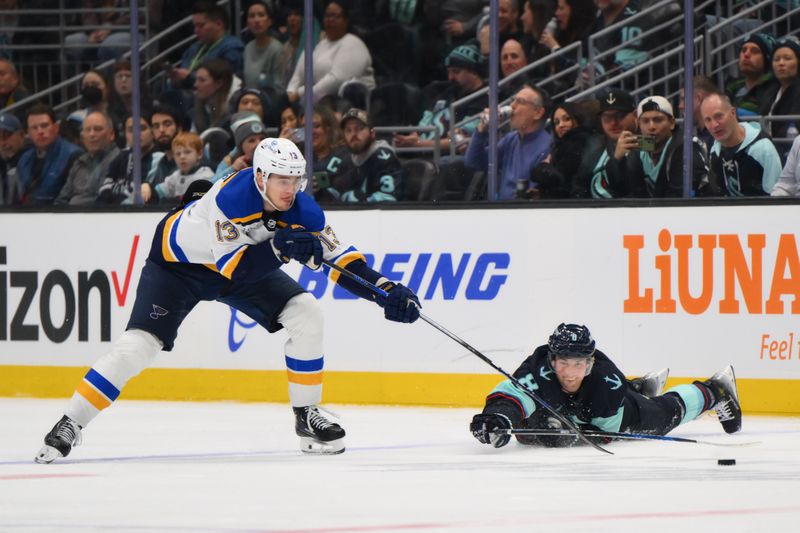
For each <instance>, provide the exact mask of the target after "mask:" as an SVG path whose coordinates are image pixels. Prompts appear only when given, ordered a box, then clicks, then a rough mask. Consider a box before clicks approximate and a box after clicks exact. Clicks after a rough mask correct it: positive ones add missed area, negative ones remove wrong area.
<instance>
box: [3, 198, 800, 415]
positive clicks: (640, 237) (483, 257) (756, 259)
mask: <svg viewBox="0 0 800 533" xmlns="http://www.w3.org/2000/svg"><path fill="white" fill-rule="evenodd" d="M797 214H798V207H797V206H792V205H770V206H748V205H741V206H738V205H737V206H715V207H692V206H688V207H663V208H581V209H493V210H419V211H408V210H405V211H400V210H385V211H384V210H374V211H333V212H329V213H328V222H329V223H330V224H331V225H332V227H333V228H334V230H335V232H336V235H337V237H338V238H339V240H341V241H345V242H348V243H352V244H354V245H356V246H357V247H358V248H359V249H360V250H362V251H364V252H366V253H367V254H368V255H367V258H368V260H369V261H370V262H371V263H372V264H373V265H374V266H376V267H378V268H379V269H380V270H381V271H382V272H384V274H386V275H387V277H389V278H392V279H397V280H401V281H402V282H403V283H405V284H406V285H409V286H411V287H412V288H413V289H414V290H415V291H417V293H418V294H419V295H420V299H421V301H422V305H423V308H424V309H423V310H424V312H425V313H427V314H428V315H429V316H430V317H432V318H434V319H435V320H436V321H437V322H439V323H441V324H443V325H444V326H445V327H447V328H448V329H450V330H452V331H453V332H454V333H456V334H457V335H459V336H461V337H463V338H464V339H465V340H466V341H468V342H469V343H470V344H472V345H473V346H475V347H476V348H478V349H479V350H481V351H482V352H483V353H485V354H486V355H487V356H489V357H490V358H491V359H492V360H493V361H494V362H495V363H497V364H498V365H500V366H501V367H503V368H505V369H506V370H509V371H512V370H513V369H514V368H516V366H517V365H518V364H519V362H520V361H521V360H522V358H523V357H524V355H526V354H528V353H530V351H531V350H532V349H533V348H534V347H535V346H536V345H538V344H541V343H543V342H545V341H546V339H547V336H548V335H549V334H550V332H551V331H552V330H553V328H554V327H555V326H556V325H557V324H558V323H559V322H562V321H572V322H579V323H585V324H587V325H588V326H589V327H590V328H591V330H592V333H593V335H594V337H595V339H596V340H597V342H598V347H599V348H600V349H602V350H603V351H604V352H606V353H607V354H609V355H610V356H611V357H612V358H613V359H614V361H615V362H616V363H617V364H618V366H620V368H622V369H623V370H624V371H625V372H626V373H627V374H628V375H637V374H641V373H644V372H646V371H648V370H651V369H653V368H659V367H663V366H669V367H670V369H671V375H672V376H674V377H677V378H679V380H681V379H682V380H684V381H685V380H688V379H692V378H704V377H707V376H709V375H711V374H712V373H713V372H714V371H716V370H717V369H719V368H721V367H723V366H725V365H726V364H729V363H731V364H733V365H734V366H735V368H736V372H737V376H738V377H739V380H740V382H741V384H740V388H741V389H742V396H743V397H744V398H743V403H744V405H745V408H746V409H748V410H750V411H754V412H755V411H757V412H775V413H796V414H800V325H799V324H800V321H798V314H800V258H799V257H798V232H797V231H796V230H795V228H796V227H797V224H796V220H797ZM160 217H161V215H160V214H157V213H119V214H100V213H79V214H53V213H47V214H42V213H31V214H0V224H2V227H3V228H5V229H4V231H3V235H2V237H0V395H2V396H34V397H57V396H65V395H69V394H70V393H71V391H72V390H73V388H74V386H75V384H76V382H77V380H78V379H79V378H80V376H81V375H82V374H83V373H84V372H85V371H86V368H88V367H89V366H90V365H91V364H92V362H93V361H94V360H95V359H97V358H98V357H99V356H100V355H102V354H103V353H105V352H107V351H108V350H109V348H110V346H111V342H112V341H113V340H114V339H115V338H116V337H118V336H119V334H120V333H121V332H122V331H123V330H124V327H125V324H126V322H127V317H128V314H129V312H130V308H131V306H132V303H133V299H134V297H135V293H136V284H137V282H138V277H139V270H140V269H141V266H142V264H143V262H144V259H145V257H146V255H147V252H148V249H149V246H150V240H151V236H152V230H153V228H154V227H155V225H156V223H157V222H158V220H159V219H160ZM14 228H19V231H14ZM31 243H35V244H31ZM287 272H289V273H290V274H291V275H292V276H294V277H295V279H298V281H299V282H300V283H301V285H303V286H304V287H306V288H307V290H309V292H311V293H312V294H314V295H315V296H316V297H317V298H318V299H319V302H320V304H321V305H322V308H323V311H324V314H325V320H326V322H325V338H326V341H325V350H326V352H325V372H326V378H325V400H326V401H331V402H340V403H396V404H427V405H477V404H479V403H480V402H481V401H482V398H483V397H484V396H485V394H486V393H487V392H488V391H489V390H490V389H491V387H492V386H493V385H494V384H495V383H497V381H498V380H499V379H502V378H501V377H500V376H499V375H498V374H496V373H493V371H492V370H491V369H490V368H489V367H488V366H486V365H485V363H483V362H482V361H480V360H479V359H478V358H477V357H475V356H474V355H472V354H470V353H469V352H468V351H466V350H465V349H464V348H462V347H461V346H460V345H458V344H456V343H455V342H453V341H451V340H450V339H448V338H446V337H445V336H444V335H442V334H441V333H440V332H438V331H436V330H434V329H433V328H431V327H430V326H428V325H427V324H424V323H421V322H420V323H417V324H413V325H402V324H393V323H389V322H387V321H385V320H384V319H383V317H382V313H381V310H380V309H379V308H377V307H376V306H375V305H374V304H372V303H369V302H366V301H363V300H356V299H352V298H351V297H350V296H349V295H348V294H347V293H346V292H345V291H343V290H341V289H334V286H333V283H332V282H330V280H329V279H327V278H326V277H325V275H324V273H321V272H312V271H309V270H307V269H302V270H301V269H300V268H298V267H296V266H290V267H287ZM285 341H286V336H285V334H284V333H282V332H280V333H277V334H275V335H269V334H268V333H266V332H265V331H263V330H260V329H259V328H257V327H252V322H251V321H250V319H249V318H248V317H246V316H243V315H242V314H240V313H236V312H234V311H233V310H232V309H230V308H229V307H227V306H224V305H221V304H217V303H203V304H201V305H199V306H198V307H197V308H196V309H195V310H194V311H193V312H192V313H191V314H190V315H189V317H188V318H187V319H186V321H185V322H184V324H183V326H182V327H181V331H180V334H179V336H178V340H177V343H176V346H175V350H174V351H173V352H171V353H163V354H161V355H160V356H159V357H158V358H157V360H156V364H155V365H154V367H153V368H152V369H149V370H148V371H146V372H145V373H144V374H142V375H141V376H140V377H139V378H137V379H134V380H133V381H132V382H131V383H130V384H129V386H128V387H126V389H125V390H124V392H123V395H122V397H125V398H147V399H197V400H218V399H233V400H246V401H262V400H263V401H284V400H285V399H286V373H285V367H284V362H283V361H284V360H283V356H282V352H283V349H282V347H283V343H284V342H285ZM676 382H677V381H676Z"/></svg>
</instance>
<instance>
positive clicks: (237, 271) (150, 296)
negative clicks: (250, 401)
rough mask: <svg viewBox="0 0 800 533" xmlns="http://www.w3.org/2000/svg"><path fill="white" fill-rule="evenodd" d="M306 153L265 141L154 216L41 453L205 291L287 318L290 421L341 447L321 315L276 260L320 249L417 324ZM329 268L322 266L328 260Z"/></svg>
mask: <svg viewBox="0 0 800 533" xmlns="http://www.w3.org/2000/svg"><path fill="white" fill-rule="evenodd" d="M305 171H306V161H305V159H304V157H303V155H302V153H301V152H300V151H299V150H298V149H297V147H296V146H295V145H294V143H292V142H291V141H289V140H287V139H272V138H270V139H264V140H263V141H261V143H260V144H259V145H258V147H257V148H256V150H255V153H254V156H253V167H252V168H246V169H244V170H241V171H239V172H236V173H235V174H232V175H231V176H229V177H228V178H226V179H224V180H221V181H218V182H217V183H216V184H214V185H213V186H212V187H211V188H210V190H209V191H208V192H207V193H206V194H205V195H204V196H202V197H201V198H200V199H199V200H195V201H190V202H188V203H186V204H185V205H184V206H181V207H178V208H176V209H174V210H173V211H171V212H170V213H168V214H167V216H165V217H164V219H162V220H161V222H160V223H159V224H158V227H157V228H156V232H155V235H154V237H153V243H152V246H151V249H150V253H149V256H148V258H147V261H146V262H145V266H144V267H143V269H142V274H141V278H140V280H139V285H138V288H137V294H136V301H135V303H134V306H133V310H132V312H131V317H130V320H129V322H128V325H127V328H126V331H125V333H123V334H122V336H121V337H120V338H119V339H118V340H117V342H116V343H115V344H114V346H113V348H112V350H111V352H110V353H108V354H106V355H105V356H103V357H101V358H100V359H99V360H98V361H97V362H96V363H95V364H94V365H93V366H92V368H91V369H90V370H89V372H88V373H87V374H86V376H85V377H84V378H83V379H82V380H81V382H80V383H79V384H78V386H77V388H76V390H75V393H74V394H73V396H72V398H71V400H70V401H69V403H68V405H67V408H66V409H65V412H64V416H63V417H62V418H61V420H59V421H58V422H57V423H56V425H55V426H54V427H53V429H52V430H51V431H50V432H49V433H48V434H47V435H46V436H45V439H44V447H42V449H41V450H40V451H39V453H38V454H37V455H36V458H35V460H36V461H37V462H39V463H50V462H52V461H53V460H55V459H58V458H60V457H66V456H67V455H68V454H69V453H70V451H71V449H72V446H74V445H77V444H79V443H80V440H81V430H82V429H83V428H85V427H86V426H87V424H89V422H91V420H92V419H94V417H95V416H97V414H98V413H99V412H100V411H101V410H103V409H105V408H106V407H108V406H109V405H111V404H112V403H113V402H114V400H116V398H117V397H118V396H119V394H120V391H121V390H122V388H123V387H124V386H125V384H126V383H127V382H128V380H130V379H131V378H132V377H134V376H136V375H137V374H139V373H140V372H141V371H142V370H144V369H145V368H147V367H148V366H149V365H150V364H151V363H152V362H153V360H154V359H155V357H156V355H157V354H158V352H159V351H161V350H165V351H170V350H171V349H172V347H173V344H174V342H175V338H176V336H177V331H178V327H179V326H180V324H181V322H182V321H183V319H184V318H185V317H186V316H187V315H188V314H189V312H190V311H191V310H192V308H193V307H194V306H195V305H196V304H197V303H198V302H200V301H204V300H216V301H219V302H222V303H225V304H228V305H230V306H232V307H234V308H236V309H238V310H240V311H242V312H244V313H245V314H247V315H248V316H250V317H251V318H252V319H253V320H255V321H257V322H258V323H259V324H260V325H261V326H262V327H264V328H265V329H267V330H268V331H270V332H275V331H278V330H279V329H281V328H285V329H286V330H287V332H288V334H289V339H288V341H287V342H286V344H285V354H284V355H285V358H286V368H287V373H288V377H289V398H290V402H291V404H292V407H293V409H294V413H295V431H296V433H297V435H298V436H300V440H301V450H303V451H304V452H307V453H328V454H330V453H341V452H343V451H344V435H345V431H344V429H343V428H342V427H341V426H340V425H339V424H337V423H335V422H333V421H331V420H330V419H328V418H327V417H326V416H325V415H324V414H323V412H321V411H320V409H319V408H318V404H319V403H320V401H321V399H322V369H323V362H324V358H323V346H322V331H323V327H322V313H321V311H320V308H319V305H318V304H317V302H316V300H315V299H314V297H313V296H311V295H310V294H308V293H307V292H306V291H305V290H303V288H302V287H300V285H298V284H297V282H295V281H294V280H293V279H292V278H291V277H289V276H288V275H287V274H285V273H284V272H283V271H282V270H281V269H280V267H281V266H282V265H283V264H285V263H288V262H289V261H291V260H295V261H299V262H300V263H302V264H304V265H306V266H307V267H308V268H312V269H318V268H320V266H322V259H323V258H324V259H325V260H327V261H330V262H333V263H335V264H337V265H339V266H341V267H344V268H346V269H348V270H350V271H352V272H353V273H354V274H357V275H358V276H360V277H362V278H364V279H367V280H368V281H370V282H371V283H373V284H375V285H377V286H379V287H381V288H383V289H384V290H385V291H387V292H388V296H386V297H385V298H384V297H380V296H375V295H374V294H372V293H371V292H370V291H368V290H366V289H364V288H363V287H362V286H361V285H359V284H357V283H355V282H353V281H352V280H350V279H348V278H347V277H346V276H339V273H338V272H336V271H335V270H331V271H330V276H331V278H332V279H333V280H334V281H335V282H337V283H339V284H341V285H342V286H343V287H344V288H346V289H348V290H349V291H350V292H352V293H354V294H356V295H357V296H360V297H363V298H365V299H369V300H372V301H375V302H376V303H377V304H378V305H380V306H381V307H383V309H384V315H385V317H386V318H387V319H388V320H393V321H397V322H414V321H415V320H416V319H417V318H419V308H418V306H419V300H418V298H417V296H416V295H415V294H414V293H413V291H411V290H410V289H408V288H407V287H405V286H403V285H400V284H396V283H392V282H390V281H388V280H387V279H386V278H384V277H382V276H381V274H380V273H378V272H376V271H374V270H372V269H371V268H369V267H368V266H367V263H366V260H365V258H364V256H363V255H362V254H361V253H360V252H359V251H358V250H356V249H355V248H354V247H352V246H347V245H346V244H344V243H343V242H341V241H340V240H339V239H338V238H337V236H336V234H335V233H334V232H333V230H332V229H331V227H330V226H328V225H326V223H325V214H324V213H323V211H322V209H321V208H320V207H319V205H318V204H317V203H316V202H315V201H314V200H313V199H312V198H311V197H310V196H308V195H306V194H298V193H299V191H301V190H302V189H303V188H304V186H305V183H306V177H305ZM324 268H326V269H327V267H324Z"/></svg>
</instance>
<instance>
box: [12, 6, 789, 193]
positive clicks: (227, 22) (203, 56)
mask: <svg viewBox="0 0 800 533" xmlns="http://www.w3.org/2000/svg"><path fill="white" fill-rule="evenodd" d="M12 3H13V2H12ZM652 3H653V2H651V1H648V0H641V1H640V0H500V1H499V12H498V20H499V35H498V36H497V42H495V43H492V42H491V37H490V34H489V23H488V22H489V16H488V12H487V5H488V1H487V0H440V1H435V2H434V1H432V0H393V1H389V0H377V1H366V0H363V1H360V0H325V1H324V2H322V1H316V2H315V3H314V4H315V10H314V20H313V21H312V24H311V27H312V28H313V35H312V42H313V43H314V48H313V61H312V63H313V75H312V79H306V78H305V68H304V56H305V53H306V52H307V51H306V50H305V49H304V45H305V40H306V39H305V24H304V20H303V17H304V12H303V7H304V6H303V4H304V2H303V1H302V0H252V1H249V2H244V3H243V4H244V5H243V12H242V13H232V12H231V9H232V8H231V7H229V6H220V5H217V4H216V3H215V2H184V1H175V2H170V3H169V4H170V9H171V10H175V13H176V15H179V14H183V15H185V14H186V13H188V12H191V19H192V28H193V32H194V37H195V39H193V40H192V42H191V43H190V44H189V45H187V46H186V47H185V49H182V50H180V51H179V52H178V54H179V55H176V57H175V58H174V60H173V61H166V62H165V63H164V64H163V66H161V67H160V69H161V70H162V72H163V76H162V79H163V80H164V81H163V82H162V83H161V84H160V85H159V86H158V87H154V86H152V85H149V86H148V85H147V84H145V83H142V84H141V86H140V87H139V94H140V103H141V106H140V107H141V113H140V121H139V128H138V129H139V139H138V142H139V146H140V148H141V154H140V155H141V159H140V161H139V165H134V160H133V158H134V151H133V149H132V146H133V144H134V143H133V141H134V139H133V135H134V127H133V126H134V118H133V102H132V94H133V92H134V91H133V83H132V80H133V75H132V66H131V62H130V60H129V59H127V58H126V57H125V56H124V54H123V52H124V51H125V49H126V46H129V42H130V37H131V36H130V34H129V33H128V32H123V31H118V30H115V31H112V30H110V29H109V30H103V29H102V28H103V24H106V23H107V24H110V25H113V24H120V23H124V22H125V20H127V17H126V16H119V15H116V16H114V17H111V16H103V14H102V13H103V10H102V9H100V8H104V7H119V6H120V5H122V4H120V3H119V2H115V1H112V0H83V1H82V2H81V4H82V6H83V7H84V8H87V9H91V8H95V9H99V11H98V12H92V11H87V15H86V16H85V17H84V18H86V20H84V21H83V23H84V24H85V25H86V26H87V31H86V32H78V33H72V34H70V35H69V36H67V38H66V40H65V46H66V48H65V50H66V55H67V56H68V57H69V60H70V64H71V66H72V67H74V68H76V69H79V70H76V72H80V73H81V76H80V82H79V84H78V88H77V90H78V91H79V94H80V102H79V104H78V105H77V106H74V107H73V108H70V109H69V111H68V112H64V113H57V112H56V111H54V108H53V107H51V106H50V105H48V104H46V103H43V102H42V101H32V100H30V99H29V100H27V101H26V98H28V97H30V96H31V92H30V91H29V90H27V89H26V87H25V84H24V83H23V80H22V78H21V76H20V74H19V72H18V69H17V64H16V57H15V55H14V54H10V53H3V51H2V44H0V205H8V206H48V205H57V206H59V205H65V206H88V205H124V204H133V203H135V202H136V199H137V197H141V199H142V200H143V202H144V203H146V204H163V205H175V204H177V203H178V202H179V201H180V199H181V197H182V195H183V193H184V192H185V191H186V190H187V188H188V187H189V186H190V185H191V184H192V183H193V182H194V181H196V180H201V179H204V180H209V181H217V180H220V179H224V178H225V177H227V176H229V175H230V174H231V173H233V172H236V171H238V170H241V169H243V168H246V167H248V166H250V165H251V164H252V156H253V150H254V149H255V147H256V146H257V144H258V142H259V141H261V140H262V139H264V138H266V137H268V136H280V137H284V138H288V139H291V140H292V141H294V142H295V143H297V144H298V146H299V147H300V148H301V149H304V147H305V137H304V135H305V129H304V127H305V124H306V123H307V121H309V120H310V121H311V122H310V124H311V129H310V131H311V132H312V139H311V141H312V142H311V144H312V147H313V160H314V172H313V176H312V179H310V180H309V184H310V185H309V187H308V189H307V190H306V191H305V192H306V193H307V194H310V195H313V196H314V197H315V198H316V199H317V200H318V201H320V202H323V203H339V202H346V203H366V202H394V201H415V200H421V199H422V200H434V201H444V200H450V199H456V200H460V199H467V200H469V199H480V198H485V197H486V196H485V194H486V193H485V190H486V185H485V179H486V172H487V167H488V160H489V149H490V147H489V146H488V142H489V128H490V127H492V125H491V124H490V121H489V116H490V112H489V109H488V108H487V102H488V97H487V95H486V86H487V79H486V78H487V74H488V70H489V69H488V57H489V50H490V48H491V46H496V47H497V49H498V51H499V54H498V56H499V64H498V67H499V71H500V75H501V78H505V77H509V79H508V80H507V81H506V82H503V85H502V87H501V90H500V94H499V98H500V100H502V101H503V104H504V105H503V107H501V108H500V109H498V112H497V114H498V117H499V119H500V120H499V128H500V130H499V131H498V136H497V139H498V143H497V147H496V148H497V155H498V157H497V162H498V188H497V191H496V198H498V199H501V200H510V199H550V198H594V199H611V198H658V197H680V196H683V195H684V183H683V180H684V169H683V150H684V143H683V129H684V128H691V130H692V135H693V142H692V161H693V168H692V171H691V176H692V182H691V187H690V188H691V196H697V197H701V196H703V197H708V196H730V197H740V196H765V195H772V196H800V137H798V136H797V134H798V122H797V120H798V118H800V72H799V71H798V64H800V41H798V40H797V39H796V38H795V37H794V36H793V35H791V32H788V33H787V34H786V35H780V36H777V35H771V34H769V33H767V32H766V31H763V29H760V30H759V31H746V30H747V29H748V28H750V27H756V26H752V24H749V25H748V24H740V25H739V26H737V27H738V28H740V29H742V32H741V33H742V35H741V37H740V38H739V39H738V40H737V47H736V51H735V53H736V54H737V58H736V61H735V62H734V64H733V65H732V66H731V67H730V68H729V69H727V71H728V72H727V75H728V79H727V80H726V81H725V83H724V84H721V85H717V83H715V81H714V80H712V79H710V78H708V77H705V76H702V75H696V77H695V80H694V94H693V95H691V96H690V97H687V98H683V94H682V93H681V95H680V98H679V97H678V96H677V88H676V92H674V93H673V94H654V93H652V92H648V93H640V92H637V91H635V90H634V91H632V90H630V88H629V87H623V86H610V87H604V88H603V89H599V90H595V91H591V90H590V91H588V92H587V91H585V90H584V92H583V94H588V93H591V96H589V97H586V98H581V99H579V100H564V99H563V98H561V99H557V100H554V99H553V98H552V97H551V95H550V93H551V92H553V91H554V88H555V89H556V90H559V91H558V92H559V94H560V93H561V92H563V91H560V89H564V88H574V89H575V91H574V92H579V91H580V90H582V89H591V87H590V86H589V81H588V80H589V79H591V78H592V77H595V76H609V75H613V74H619V73H624V72H626V71H628V70H630V69H633V68H634V67H636V66H637V65H640V64H642V63H643V62H645V61H647V60H648V59H649V58H650V57H651V53H650V46H651V44H652V43H653V42H656V41H658V40H659V38H664V37H667V36H668V34H669V32H670V31H674V29H673V28H670V27H666V26H665V28H664V29H663V32H662V33H661V34H659V35H658V36H656V37H654V38H645V37H642V38H638V36H640V35H647V33H646V32H647V31H648V29H649V28H654V27H656V26H657V25H658V24H659V23H660V22H663V20H664V17H670V16H675V14H676V12H675V11H674V10H673V11H670V10H669V9H666V10H663V9H662V10H660V11H659V12H658V14H657V15H653V16H652V17H649V18H648V17H644V18H643V17H637V14H639V13H640V12H643V10H645V9H646V8H647V7H648V6H649V5H651V4H652ZM674 4H675V6H674V7H679V5H680V4H681V2H674ZM739 4H740V7H737V8H736V9H743V8H744V7H745V6H746V2H741V3H739ZM181 7H182V8H183V9H185V11H183V12H181V10H180V8H181ZM667 7H668V8H669V7H673V6H667ZM677 13H678V15H679V14H680V12H679V11H678V12H677ZM162 14H163V13H162ZM731 14H734V13H731ZM754 15H756V16H757V15H758V13H757V12H755V13H754ZM232 16H237V17H238V16H241V20H242V21H243V24H244V26H245V28H246V29H245V31H244V32H243V33H242V35H241V36H238V35H234V33H233V31H232V18H231V17H232ZM709 17H711V15H709ZM163 18H164V20H160V22H159V23H160V24H161V25H164V26H165V25H167V24H168V23H169V16H168V14H164V17H163ZM712 18H713V17H712ZM747 20H748V21H749V22H750V23H753V21H754V19H752V17H751V18H748V19H747ZM626 21H630V22H628V23H626ZM742 22H744V21H742ZM662 26H664V25H663V24H662ZM111 27H114V28H117V26H109V28H111ZM612 27H613V28H612ZM98 28H101V29H98ZM607 28H611V30H609V31H604V30H606V29H607ZM593 35H599V36H600V38H599V39H597V40H594V39H593V42H594V44H595V45H596V46H597V47H598V49H599V50H613V53H608V54H600V55H599V56H598V57H599V59H597V60H596V61H595V62H594V63H589V62H588V60H589V58H590V56H589V55H587V54H585V53H584V52H585V51H586V50H588V46H589V40H590V36H593ZM0 37H2V36H0ZM7 42H9V41H7ZM573 43H580V44H581V47H580V48H579V50H583V51H584V52H582V56H581V57H577V58H575V57H574V56H568V55H566V54H559V50H560V49H562V48H565V47H568V46H570V45H572V44H573ZM550 56H552V58H550ZM591 57H594V56H591ZM109 58H110V59H113V60H114V63H113V67H111V68H110V69H98V68H97V65H98V64H99V62H100V61H102V60H104V59H109ZM534 62H536V65H535V66H533V67H531V64H532V63H534ZM560 72H570V73H571V74H570V75H569V76H562V77H559V78H558V80H559V81H558V82H556V83H550V82H549V81H548V82H547V87H548V89H549V91H548V90H545V88H544V86H545V80H549V79H551V78H552V76H554V75H556V74H558V73H560ZM634 72H635V71H634ZM637 75H638V74H637ZM309 92H310V93H311V94H312V99H313V102H314V107H313V109H308V110H306V111H307V112H304V110H303V107H302V106H303V103H304V102H305V99H304V97H305V95H306V94H307V93H309ZM460 100H463V102H459V105H458V106H455V107H453V106H452V104H453V103H454V102H458V101H460ZM21 101H25V102H24V104H25V105H20V104H19V102H21ZM453 110H455V112H454V113H453V115H452V116H451V113H452V112H453ZM752 117H761V118H762V120H760V121H757V120H752ZM764 118H766V121H764ZM379 126H380V127H381V128H379ZM386 126H395V127H398V128H399V129H402V131H394V132H392V131H389V129H386V128H384V127H386ZM401 127H402V128H401ZM434 151H437V152H438V151H441V153H442V154H445V155H444V156H443V157H441V158H436V159H435V160H434V159H433V153H434ZM421 158H422V159H427V160H428V161H429V163H428V166H425V167H422V168H425V169H428V170H427V174H426V175H420V173H419V172H418V169H419V168H420V167H419V166H417V165H414V164H411V162H413V161H416V160H419V159H421ZM434 162H435V163H436V164H435V165H433V164H432V163H434ZM135 167H138V168H139V169H141V176H140V180H139V182H140V185H139V188H136V185H135V183H136V180H135V178H134V169H135ZM431 168H432V170H430V169H431ZM423 180H428V182H429V183H428V184H427V185H426V186H425V188H424V191H422V189H421V182H422V181H423ZM476 184H477V186H476ZM476 191H478V192H476ZM490 196H491V195H490Z"/></svg>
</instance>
